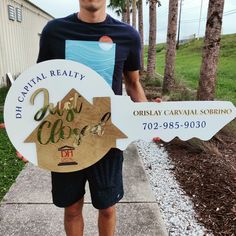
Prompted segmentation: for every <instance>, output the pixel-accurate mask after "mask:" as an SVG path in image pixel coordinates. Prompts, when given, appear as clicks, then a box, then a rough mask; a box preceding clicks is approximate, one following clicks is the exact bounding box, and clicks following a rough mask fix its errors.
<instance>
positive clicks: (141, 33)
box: [138, 0, 144, 73]
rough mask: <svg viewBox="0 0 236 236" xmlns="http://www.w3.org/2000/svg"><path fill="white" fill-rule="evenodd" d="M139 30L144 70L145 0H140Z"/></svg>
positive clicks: (141, 71)
mask: <svg viewBox="0 0 236 236" xmlns="http://www.w3.org/2000/svg"><path fill="white" fill-rule="evenodd" d="M138 30H139V34H140V38H141V70H140V73H143V71H144V51H143V49H144V43H143V42H144V39H143V0H138Z"/></svg>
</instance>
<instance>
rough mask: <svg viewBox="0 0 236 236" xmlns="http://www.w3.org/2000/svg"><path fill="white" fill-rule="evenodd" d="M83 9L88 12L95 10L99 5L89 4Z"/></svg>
mask: <svg viewBox="0 0 236 236" xmlns="http://www.w3.org/2000/svg"><path fill="white" fill-rule="evenodd" d="M85 9H86V10H87V11H90V12H96V11H98V10H99V7H97V6H93V5H91V6H86V8H85Z"/></svg>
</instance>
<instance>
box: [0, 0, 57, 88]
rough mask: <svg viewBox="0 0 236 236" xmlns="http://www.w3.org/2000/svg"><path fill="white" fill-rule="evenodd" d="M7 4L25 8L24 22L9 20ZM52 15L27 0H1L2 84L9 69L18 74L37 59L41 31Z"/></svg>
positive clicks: (0, 76)
mask: <svg viewBox="0 0 236 236" xmlns="http://www.w3.org/2000/svg"><path fill="white" fill-rule="evenodd" d="M8 5H11V6H13V7H14V11H15V12H16V8H21V9H22V22H18V21H17V20H16V16H15V20H14V21H12V20H9V17H8ZM51 19H52V16H50V15H48V14H47V13H46V12H44V11H42V10H41V9H39V8H38V7H36V6H34V5H33V4H31V3H30V2H28V1H27V0H0V87H1V86H3V85H6V73H8V72H10V73H11V74H12V75H13V77H16V76H17V75H19V74H20V73H21V72H22V71H24V70H25V69H27V68H28V67H29V66H31V65H33V64H35V63H36V60H37V56H38V50H39V39H40V33H41V31H42V29H43V27H44V26H45V25H46V23H47V22H48V21H49V20H51Z"/></svg>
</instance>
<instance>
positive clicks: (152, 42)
mask: <svg viewBox="0 0 236 236" xmlns="http://www.w3.org/2000/svg"><path fill="white" fill-rule="evenodd" d="M148 2H149V46H148V64H147V79H151V78H154V77H155V69H156V28H157V21H156V17H157V13H156V6H157V3H158V7H160V6H161V3H160V1H158V0H148Z"/></svg>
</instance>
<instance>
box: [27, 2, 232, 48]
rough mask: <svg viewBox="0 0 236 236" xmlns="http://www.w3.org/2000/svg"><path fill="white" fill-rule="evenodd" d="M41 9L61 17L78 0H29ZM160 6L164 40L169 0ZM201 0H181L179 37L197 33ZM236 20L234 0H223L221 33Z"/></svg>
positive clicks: (159, 39)
mask: <svg viewBox="0 0 236 236" xmlns="http://www.w3.org/2000/svg"><path fill="white" fill-rule="evenodd" d="M30 1H31V2H33V3H34V4H36V5H37V6H39V7H40V8H42V9H43V10H45V11H47V12H48V13H50V14H51V15H53V16H54V17H56V18H57V17H63V16H66V15H69V14H71V13H73V12H77V11H79V3H78V2H79V1H78V0H60V1H58V0H30ZM143 2H144V31H145V35H146V36H147V35H148V30H149V29H148V27H149V23H148V22H149V16H148V5H146V4H145V3H146V1H145V0H144V1H143ZM161 3H162V6H161V7H159V8H158V10H157V25H158V32H157V42H165V40H166V31H167V20H168V3H169V0H161ZM207 7H208V0H203V7H202V21H201V26H200V36H203V35H204V34H205V24H206V21H205V19H206V16H207ZM200 9H201V0H183V7H182V24H181V36H180V38H188V37H189V36H191V35H193V34H196V35H197V34H198V29H199V18H200ZM107 12H108V13H109V14H110V15H112V16H113V17H115V18H117V19H119V17H118V16H117V15H116V14H115V13H113V12H112V11H111V10H110V9H107ZM235 21H236V0H225V8H224V18H223V34H230V33H236V27H235ZM147 42H148V38H147V37H145V43H146V44H147Z"/></svg>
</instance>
